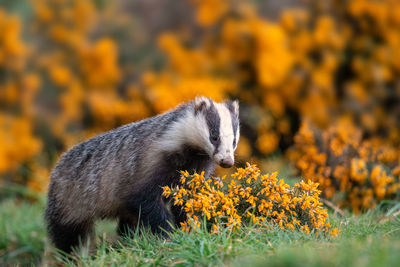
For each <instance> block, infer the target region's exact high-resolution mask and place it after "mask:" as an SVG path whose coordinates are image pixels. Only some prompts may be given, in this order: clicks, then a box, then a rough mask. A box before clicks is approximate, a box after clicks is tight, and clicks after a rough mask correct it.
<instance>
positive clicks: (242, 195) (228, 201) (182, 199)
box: [163, 163, 338, 236]
mask: <svg viewBox="0 0 400 267" xmlns="http://www.w3.org/2000/svg"><path fill="white" fill-rule="evenodd" d="M276 176H277V173H276V172H275V173H273V174H265V175H262V174H261V173H260V170H259V169H258V168H257V167H256V166H255V165H250V164H249V163H247V167H246V168H245V169H243V168H238V169H237V171H236V172H235V173H234V174H232V176H231V177H230V179H228V178H226V177H222V178H210V179H206V178H205V177H204V173H201V174H198V173H194V174H192V175H190V174H189V173H188V172H187V171H182V176H181V179H180V185H178V186H175V187H169V186H165V187H164V188H163V189H164V192H163V196H164V197H167V198H168V197H169V198H171V199H172V203H173V205H176V206H180V207H182V209H183V210H184V211H185V212H186V213H187V215H186V216H187V220H186V221H185V222H182V223H181V228H182V230H184V231H190V230H191V229H193V228H198V227H201V224H202V223H206V224H207V227H209V228H210V229H211V230H212V232H214V233H219V232H221V231H222V230H223V229H226V228H229V229H232V230H235V229H237V228H238V227H239V226H241V225H242V224H247V225H249V224H255V225H258V226H265V225H266V224H265V223H267V222H268V223H273V224H277V225H279V227H280V228H281V229H282V230H295V229H299V230H301V231H303V232H305V233H307V234H309V233H311V232H312V233H316V234H317V233H318V232H321V233H328V234H330V235H333V236H336V235H337V234H338V230H337V229H336V228H335V229H331V225H330V224H329V222H327V218H328V213H327V210H326V209H324V208H323V207H322V203H321V202H320V201H319V195H320V193H321V191H319V190H318V189H317V187H318V184H317V183H313V182H311V180H308V182H307V183H306V182H303V181H301V182H299V183H297V184H296V185H295V186H294V187H290V186H289V185H288V184H286V183H285V182H284V180H282V179H281V180H278V178H277V177H276Z"/></svg>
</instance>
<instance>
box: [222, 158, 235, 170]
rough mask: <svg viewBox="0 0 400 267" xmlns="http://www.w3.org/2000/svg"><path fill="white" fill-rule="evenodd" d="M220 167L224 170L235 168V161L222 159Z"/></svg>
mask: <svg viewBox="0 0 400 267" xmlns="http://www.w3.org/2000/svg"><path fill="white" fill-rule="evenodd" d="M219 165H220V166H221V167H222V168H230V167H232V166H233V159H232V158H226V159H221V161H220V162H219Z"/></svg>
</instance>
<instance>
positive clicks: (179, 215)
mask: <svg viewBox="0 0 400 267" xmlns="http://www.w3.org/2000/svg"><path fill="white" fill-rule="evenodd" d="M171 213H172V215H173V216H174V221H175V225H176V226H178V227H181V223H182V222H184V221H186V219H187V218H186V212H185V211H184V210H183V207H182V206H175V205H171Z"/></svg>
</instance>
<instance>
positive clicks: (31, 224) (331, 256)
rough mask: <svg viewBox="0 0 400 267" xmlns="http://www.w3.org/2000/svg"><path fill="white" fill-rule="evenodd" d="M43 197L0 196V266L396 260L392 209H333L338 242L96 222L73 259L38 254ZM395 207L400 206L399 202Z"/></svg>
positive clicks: (399, 223) (397, 222)
mask: <svg viewBox="0 0 400 267" xmlns="http://www.w3.org/2000/svg"><path fill="white" fill-rule="evenodd" d="M44 203H45V201H44V200H43V199H40V200H39V201H38V202H37V203H34V204H31V203H28V202H25V201H20V200H18V199H15V198H11V199H7V200H3V201H2V202H0V218H1V219H0V265H3V264H4V265H7V264H17V263H18V264H21V265H29V264H32V265H35V264H38V263H40V262H42V263H43V262H44V263H49V262H50V264H52V263H55V261H56V260H63V261H64V264H66V265H67V266H68V265H70V266H72V265H76V264H77V263H78V264H79V265H83V266H103V265H113V266H132V265H144V266H154V265H161V266H171V265H177V266H191V265H196V266H198V265H203V266H206V265H207V266H208V265H230V266H246V264H247V265H248V266H377V265H378V266H395V265H396V264H398V263H399V262H400V253H399V251H400V217H399V216H397V217H395V216H392V215H391V216H387V215H388V214H393V213H396V211H395V210H393V209H392V210H389V211H386V212H384V211H382V209H381V210H375V211H371V212H369V213H367V214H364V215H362V216H354V215H351V216H348V217H345V218H339V217H337V216H334V215H331V222H332V224H333V225H334V226H337V227H339V228H340V229H341V233H340V234H339V237H338V238H337V239H335V240H332V239H329V238H326V237H322V236H320V237H316V236H313V235H305V234H303V233H300V232H296V231H295V232H291V231H286V232H285V231H282V230H280V229H279V228H277V227H274V226H272V225H269V226H267V227H266V228H265V229H257V228H254V227H251V226H249V227H243V228H242V229H241V230H240V231H239V232H237V233H230V232H225V233H221V234H219V235H213V234H209V233H207V232H206V231H204V230H199V231H197V232H195V233H192V234H186V233H184V232H182V231H176V232H175V233H173V234H172V236H171V237H170V239H168V240H163V239H160V238H158V237H156V236H154V235H152V234H150V233H144V234H142V235H140V236H139V235H136V236H134V237H133V238H117V237H116V236H115V234H114V228H115V223H110V222H105V223H104V222H103V223H100V224H99V225H98V226H97V227H96V232H97V236H98V237H97V242H96V243H97V249H95V250H94V252H91V253H88V252H87V250H85V249H83V250H82V251H81V253H80V254H79V256H77V257H76V259H75V261H68V260H66V259H62V256H60V255H57V254H56V253H52V254H51V255H50V256H46V257H45V259H44V260H43V255H44V254H45V253H44V251H45V250H46V251H49V250H50V249H49V248H50V246H49V245H48V241H47V240H46V233H45V230H44V226H43V210H44ZM392 207H397V208H396V209H397V210H398V209H400V205H399V204H397V206H394V205H392ZM49 257H50V260H49V259H48V258H49ZM46 258H47V259H46Z"/></svg>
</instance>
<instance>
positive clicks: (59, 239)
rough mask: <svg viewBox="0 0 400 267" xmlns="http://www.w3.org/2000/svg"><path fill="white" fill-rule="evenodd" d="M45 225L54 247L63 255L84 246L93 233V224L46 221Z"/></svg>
mask: <svg viewBox="0 0 400 267" xmlns="http://www.w3.org/2000/svg"><path fill="white" fill-rule="evenodd" d="M47 223H48V226H47V227H48V232H49V235H50V238H51V240H52V241H53V243H54V245H55V247H56V248H57V249H59V250H62V251H64V252H65V253H71V252H72V249H73V248H77V247H79V245H81V244H85V243H86V241H87V239H88V237H89V236H90V235H91V234H92V233H93V222H81V223H70V224H62V223H60V222H59V221H57V220H53V219H48V222H47Z"/></svg>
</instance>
